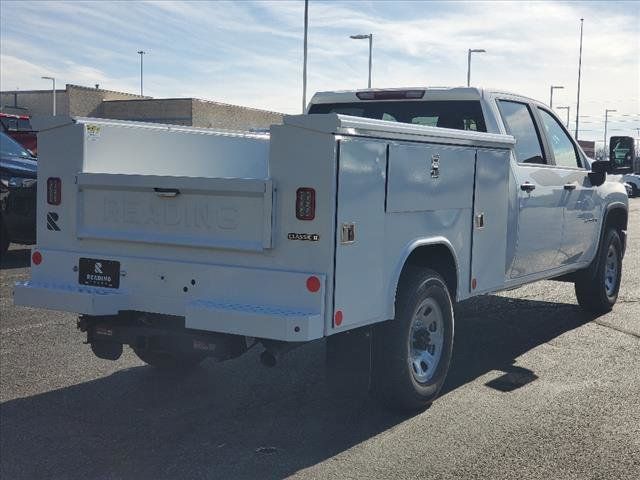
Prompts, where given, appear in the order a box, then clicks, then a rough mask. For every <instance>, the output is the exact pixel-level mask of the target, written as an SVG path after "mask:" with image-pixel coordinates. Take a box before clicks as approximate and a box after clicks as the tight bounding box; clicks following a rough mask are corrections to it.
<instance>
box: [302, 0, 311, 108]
mask: <svg viewBox="0 0 640 480" xmlns="http://www.w3.org/2000/svg"><path fill="white" fill-rule="evenodd" d="M308 29H309V0H304V47H303V50H304V60H303V63H302V113H304V111H305V110H306V108H307V32H308Z"/></svg>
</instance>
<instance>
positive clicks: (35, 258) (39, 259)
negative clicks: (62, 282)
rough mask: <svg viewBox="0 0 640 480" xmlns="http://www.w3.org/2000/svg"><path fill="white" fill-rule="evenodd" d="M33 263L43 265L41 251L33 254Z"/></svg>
mask: <svg viewBox="0 0 640 480" xmlns="http://www.w3.org/2000/svg"><path fill="white" fill-rule="evenodd" d="M31 263H32V264H34V265H40V264H41V263H42V254H41V253H40V252H39V251H37V250H36V251H35V252H33V253H32V254H31Z"/></svg>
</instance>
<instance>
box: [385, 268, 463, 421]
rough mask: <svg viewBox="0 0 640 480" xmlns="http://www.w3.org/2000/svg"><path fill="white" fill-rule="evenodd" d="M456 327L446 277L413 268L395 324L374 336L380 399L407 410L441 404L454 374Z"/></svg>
mask: <svg viewBox="0 0 640 480" xmlns="http://www.w3.org/2000/svg"><path fill="white" fill-rule="evenodd" d="M453 323H454V318H453V304H452V301H451V297H450V295H449V291H448V289H447V285H446V283H445V282H444V280H443V278H442V277H441V276H440V274H438V273H437V272H435V271H433V270H430V269H418V268H413V267H411V269H410V270H408V271H406V272H404V273H403V275H402V279H401V281H400V286H399V289H398V293H397V295H396V314H395V318H394V319H393V320H389V321H387V322H384V323H382V324H380V325H378V326H377V327H376V328H375V330H374V333H373V335H374V337H373V376H372V387H373V388H372V390H373V393H374V395H375V396H376V397H378V398H379V399H380V400H381V401H382V402H383V403H385V404H387V405H389V406H391V407H392V408H399V409H402V410H418V409H421V408H425V407H427V406H428V405H429V404H430V403H431V402H432V401H433V400H435V398H436V397H437V396H438V393H439V392H440V389H441V388H442V385H443V384H444V381H445V378H446V375H447V371H448V370H449V363H450V361H451V352H452V350H453Z"/></svg>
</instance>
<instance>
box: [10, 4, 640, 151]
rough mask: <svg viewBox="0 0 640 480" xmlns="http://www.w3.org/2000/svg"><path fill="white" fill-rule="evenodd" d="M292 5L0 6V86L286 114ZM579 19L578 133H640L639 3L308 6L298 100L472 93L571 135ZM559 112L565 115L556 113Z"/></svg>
mask: <svg viewBox="0 0 640 480" xmlns="http://www.w3.org/2000/svg"><path fill="white" fill-rule="evenodd" d="M303 16H304V2H303V1H302V0H290V1H286V0H281V1H273V2H266V1H237V2H223V1H217V2H206V1H195V2H173V1H138V2H133V1H131V2H124V1H121V2H118V1H106V0H102V1H99V2H81V1H69V2H47V1H26V0H22V1H19V2H16V1H4V0H2V1H0V88H1V89H2V90H13V89H16V88H19V89H21V90H29V89H46V88H50V82H49V81H46V80H42V79H41V78H40V77H42V76H53V77H55V78H56V79H57V82H58V85H60V86H64V84H65V83H72V84H76V85H86V86H93V85H95V84H96V83H98V84H100V87H101V88H105V89H110V90H122V91H127V92H133V93H138V92H139V89H140V56H139V55H138V54H137V51H138V50H141V49H142V50H145V51H146V52H147V54H146V55H145V57H144V93H145V95H150V96H153V97H197V98H203V99H208V100H214V101H219V102H225V103H232V104H239V105H245V106H249V107H255V108H262V109H266V110H272V111H278V112H283V113H300V111H301V109H302V58H303V53H302V52H303ZM580 18H584V44H583V58H582V84H581V101H580V135H579V136H580V138H581V139H590V140H600V141H602V140H603V134H604V133H603V130H604V111H605V109H615V110H617V112H613V113H610V114H609V126H608V130H609V135H631V136H634V137H636V138H637V137H638V136H640V133H639V132H638V130H637V128H640V2H637V1H635V2H613V1H609V2H542V1H540V2H524V1H523V2H506V1H505V2H426V1H422V2H421V1H415V2H401V1H394V2H387V1H365V0H362V1H332V2H327V1H319V0H310V2H309V47H308V92H309V95H308V97H307V99H309V98H310V96H311V94H312V93H313V92H315V91H327V90H345V89H356V88H365V87H366V85H367V75H368V44H367V41H366V40H351V39H350V38H349V35H352V34H366V33H373V82H372V83H373V87H374V88H385V87H403V86H460V85H464V84H465V83H466V74H467V49H468V48H483V49H485V50H486V51H487V52H486V53H479V54H474V56H473V60H472V70H471V74H472V82H471V83H472V85H475V86H483V87H489V88H498V89H502V90H509V91H513V92H516V93H520V94H523V95H527V96H530V97H533V98H536V99H538V100H540V101H543V102H545V103H548V102H549V88H550V86H551V85H561V86H564V89H562V90H555V92H554V106H569V107H570V109H571V110H570V113H571V123H570V127H571V131H572V132H573V131H574V128H575V114H576V110H575V107H576V95H577V73H578V50H579V39H580ZM558 114H559V116H560V117H561V118H563V119H564V118H566V111H564V110H561V111H558Z"/></svg>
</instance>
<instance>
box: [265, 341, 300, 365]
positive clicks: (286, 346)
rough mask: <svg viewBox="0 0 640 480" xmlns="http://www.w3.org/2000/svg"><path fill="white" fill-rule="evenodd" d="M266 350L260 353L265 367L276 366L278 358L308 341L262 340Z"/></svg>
mask: <svg viewBox="0 0 640 480" xmlns="http://www.w3.org/2000/svg"><path fill="white" fill-rule="evenodd" d="M261 343H262V345H264V348H265V351H264V352H262V353H261V354H260V363H262V365H264V366H265V367H275V366H276V365H277V363H278V360H279V359H280V358H282V357H283V356H284V355H285V354H287V353H289V352H290V351H291V350H293V349H296V348H298V347H299V346H300V345H304V344H305V343H306V342H282V341H278V340H262V341H261Z"/></svg>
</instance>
